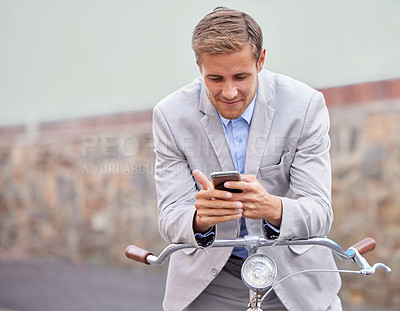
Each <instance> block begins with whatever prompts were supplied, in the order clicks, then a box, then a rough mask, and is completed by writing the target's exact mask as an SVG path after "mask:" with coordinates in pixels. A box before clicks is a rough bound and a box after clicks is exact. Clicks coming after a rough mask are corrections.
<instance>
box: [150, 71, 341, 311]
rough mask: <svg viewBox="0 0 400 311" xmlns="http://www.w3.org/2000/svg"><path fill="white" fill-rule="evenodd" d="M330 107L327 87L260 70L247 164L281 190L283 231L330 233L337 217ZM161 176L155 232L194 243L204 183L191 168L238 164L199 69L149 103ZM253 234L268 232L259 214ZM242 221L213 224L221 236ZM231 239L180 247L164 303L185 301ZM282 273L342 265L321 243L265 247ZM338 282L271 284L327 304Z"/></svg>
mask: <svg viewBox="0 0 400 311" xmlns="http://www.w3.org/2000/svg"><path fill="white" fill-rule="evenodd" d="M328 131H329V116H328V111H327V108H326V105H325V101H324V98H323V95H322V94H321V93H320V92H318V91H316V90H314V89H312V88H310V87H308V86H306V85H305V84H303V83H301V82H298V81H295V80H293V79H291V78H289V77H286V76H283V75H278V74H274V73H272V72H269V71H267V70H262V71H261V72H260V73H259V74H258V95H257V102H256V105H255V110H254V115H253V119H252V122H251V127H250V133H249V138H248V145H247V153H246V165H245V173H246V174H253V175H255V176H257V178H258V180H259V181H260V182H261V183H262V185H263V186H264V187H265V189H266V190H267V191H269V192H270V193H272V194H274V195H277V196H279V197H280V198H281V200H282V203H283V218H282V223H281V227H280V235H279V238H278V240H286V239H298V238H309V237H313V236H325V235H327V234H328V232H329V230H330V227H331V224H332V221H333V212H332V208H331V193H330V192H331V169H330V158H329V147H330V140H329V136H328ZM153 135H154V142H155V152H156V164H155V165H156V166H155V181H156V190H157V197H158V210H159V231H160V233H161V235H162V237H163V238H164V239H165V241H167V242H168V243H192V244H193V245H197V244H196V240H195V237H194V232H193V228H192V222H193V216H194V213H195V207H194V202H195V195H196V192H197V191H198V190H199V189H200V185H199V184H197V182H196V181H195V180H194V178H193V175H192V171H193V170H195V169H199V170H201V171H202V172H203V173H205V174H206V175H207V176H209V174H210V173H211V172H213V171H226V170H234V165H233V162H232V158H231V156H230V152H229V148H228V145H227V142H226V140H225V135H224V131H223V128H222V125H221V122H220V119H219V116H218V114H217V111H216V110H215V108H214V107H213V106H212V104H211V103H210V101H209V100H208V98H207V96H206V93H205V85H204V83H203V80H202V78H197V79H196V80H195V81H194V82H193V83H191V84H189V85H187V86H185V87H183V88H182V89H180V90H178V91H176V92H174V93H172V94H171V95H169V96H168V97H166V98H165V99H163V100H162V101H161V102H159V103H158V104H157V106H156V107H155V108H154V111H153ZM246 225H247V228H248V231H249V234H254V235H258V236H263V230H262V221H261V220H250V219H246ZM239 230H240V223H239V220H238V221H230V222H225V223H221V224H218V225H217V226H216V232H217V238H220V239H233V238H236V237H238V236H239V233H240V232H239ZM231 252H232V249H231V248H219V249H217V248H215V249H214V248H208V249H205V250H204V249H201V248H196V249H193V250H182V251H179V252H177V253H175V254H174V255H173V256H172V257H171V259H170V262H169V269H168V276H167V285H166V292H165V297H164V302H163V307H164V310H171V311H176V310H183V309H185V308H186V307H187V306H188V305H189V304H190V303H191V302H192V301H193V300H194V299H195V298H196V297H197V296H198V295H199V294H200V293H201V292H202V291H203V290H204V289H205V288H206V287H207V286H208V284H209V283H210V282H211V281H212V280H213V279H214V277H215V276H216V275H217V274H218V272H219V271H221V269H222V268H223V267H224V265H225V263H226V262H227V260H228V258H229V256H230V255H231ZM262 252H263V253H265V254H267V255H268V256H270V257H271V258H273V259H274V260H275V262H276V263H277V265H278V277H277V279H278V280H279V279H282V278H283V277H285V276H286V275H288V274H290V273H293V272H295V271H299V270H303V269H310V268H330V269H334V268H336V265H335V262H334V259H333V256H332V253H331V251H330V250H328V249H325V248H323V247H320V246H311V247H310V246H306V247H305V246H290V247H287V246H275V247H264V248H263V249H262ZM339 289H340V277H339V275H338V274H336V273H329V274H326V273H325V274H323V273H308V274H301V275H298V276H295V277H293V278H290V279H288V280H287V281H285V282H283V283H282V284H281V285H279V286H277V287H276V289H275V292H276V294H277V295H278V297H279V299H280V300H281V301H282V303H283V304H284V305H285V307H286V308H287V309H288V310H318V311H320V310H326V309H327V308H328V306H329V305H330V304H331V302H332V301H333V299H334V298H335V297H336V295H337V293H338V291H339Z"/></svg>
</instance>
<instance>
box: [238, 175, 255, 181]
mask: <svg viewBox="0 0 400 311" xmlns="http://www.w3.org/2000/svg"><path fill="white" fill-rule="evenodd" d="M241 178H242V181H244V182H247V183H250V182H253V181H255V180H257V178H256V177H255V176H253V175H241Z"/></svg>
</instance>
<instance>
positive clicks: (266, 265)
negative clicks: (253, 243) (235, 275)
mask: <svg viewBox="0 0 400 311" xmlns="http://www.w3.org/2000/svg"><path fill="white" fill-rule="evenodd" d="M241 275H242V280H243V282H244V284H246V286H247V287H248V288H249V289H252V290H264V289H267V288H268V287H270V286H271V285H272V283H274V281H275V279H276V275H277V268H276V264H275V262H274V261H273V260H272V259H271V258H270V257H268V256H266V255H264V254H254V255H251V256H249V257H248V258H247V259H246V261H245V262H244V263H243V265H242V273H241Z"/></svg>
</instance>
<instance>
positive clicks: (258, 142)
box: [245, 70, 275, 176]
mask: <svg viewBox="0 0 400 311" xmlns="http://www.w3.org/2000/svg"><path fill="white" fill-rule="evenodd" d="M272 94H273V85H272V84H271V83H270V81H269V80H268V79H267V74H266V71H264V70H263V71H261V72H260V74H259V75H258V94H257V101H256V105H255V108H254V113H253V118H252V121H251V126H250V132H249V138H248V142H247V151H246V164H245V173H246V174H252V175H255V176H257V173H258V170H259V167H260V162H261V159H262V157H263V154H264V151H265V147H266V144H267V141H268V134H269V131H270V128H271V125H272V120H273V118H274V113H275V110H274V109H273V108H272V107H271V106H269V105H268V103H269V102H270V101H271V100H272Z"/></svg>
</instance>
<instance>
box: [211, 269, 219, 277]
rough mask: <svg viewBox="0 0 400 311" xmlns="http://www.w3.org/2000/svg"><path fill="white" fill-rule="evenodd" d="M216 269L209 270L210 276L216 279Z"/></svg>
mask: <svg viewBox="0 0 400 311" xmlns="http://www.w3.org/2000/svg"><path fill="white" fill-rule="evenodd" d="M217 274H218V273H217V269H215V268H213V269H211V275H212V276H213V277H216V276H217Z"/></svg>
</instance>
